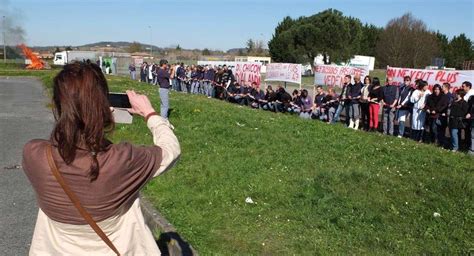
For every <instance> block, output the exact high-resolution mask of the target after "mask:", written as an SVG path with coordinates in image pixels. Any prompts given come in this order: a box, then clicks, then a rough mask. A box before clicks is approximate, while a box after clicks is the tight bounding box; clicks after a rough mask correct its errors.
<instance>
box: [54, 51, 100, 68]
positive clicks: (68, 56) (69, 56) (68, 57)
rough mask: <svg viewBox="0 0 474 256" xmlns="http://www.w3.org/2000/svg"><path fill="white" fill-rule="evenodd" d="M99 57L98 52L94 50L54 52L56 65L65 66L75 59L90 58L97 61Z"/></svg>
mask: <svg viewBox="0 0 474 256" xmlns="http://www.w3.org/2000/svg"><path fill="white" fill-rule="evenodd" d="M98 58H99V53H98V52H93V51H62V52H57V53H55V54H54V60H53V63H54V65H59V66H64V65H66V64H69V63H72V62H73V61H84V60H90V61H91V62H93V63H95V61H96V60H97V59H98Z"/></svg>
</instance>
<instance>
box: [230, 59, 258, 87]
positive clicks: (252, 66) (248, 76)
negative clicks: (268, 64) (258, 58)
mask: <svg viewBox="0 0 474 256" xmlns="http://www.w3.org/2000/svg"><path fill="white" fill-rule="evenodd" d="M261 68H262V63H260V62H235V67H234V68H233V69H232V72H233V73H234V77H235V80H237V82H238V83H239V84H241V85H244V84H252V83H256V84H257V85H258V86H260V81H261V77H260V70H261Z"/></svg>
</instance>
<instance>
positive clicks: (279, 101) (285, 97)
mask: <svg viewBox="0 0 474 256" xmlns="http://www.w3.org/2000/svg"><path fill="white" fill-rule="evenodd" d="M290 102H291V95H290V94H289V93H287V92H286V90H285V88H283V87H282V86H278V90H277V93H276V101H275V112H286V111H287V110H288V108H289V107H290V106H291V103H290Z"/></svg>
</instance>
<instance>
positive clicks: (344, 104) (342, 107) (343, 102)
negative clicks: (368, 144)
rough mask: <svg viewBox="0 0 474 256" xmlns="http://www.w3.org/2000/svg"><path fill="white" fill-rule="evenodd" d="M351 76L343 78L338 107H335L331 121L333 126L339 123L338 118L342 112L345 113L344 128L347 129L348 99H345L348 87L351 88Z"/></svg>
mask: <svg viewBox="0 0 474 256" xmlns="http://www.w3.org/2000/svg"><path fill="white" fill-rule="evenodd" d="M351 79H352V77H351V75H346V76H344V85H343V86H342V90H341V94H339V99H338V101H339V105H338V106H337V110H336V114H334V118H333V119H332V121H331V124H335V123H336V122H337V121H339V116H340V114H341V112H342V111H345V114H346V126H348V127H349V118H348V117H349V102H350V99H349V98H348V97H347V93H348V91H349V87H350V86H351Z"/></svg>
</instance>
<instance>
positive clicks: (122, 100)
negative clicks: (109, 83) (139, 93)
mask: <svg viewBox="0 0 474 256" xmlns="http://www.w3.org/2000/svg"><path fill="white" fill-rule="evenodd" d="M109 103H110V106H112V107H114V108H131V107H132V106H131V105H130V100H129V99H128V95H127V94H124V93H109Z"/></svg>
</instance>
